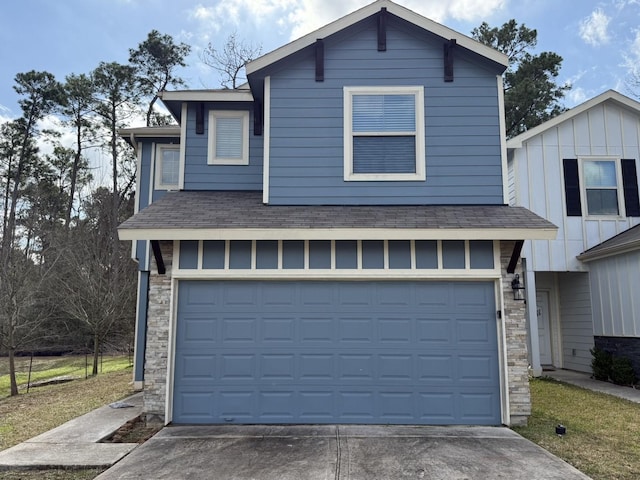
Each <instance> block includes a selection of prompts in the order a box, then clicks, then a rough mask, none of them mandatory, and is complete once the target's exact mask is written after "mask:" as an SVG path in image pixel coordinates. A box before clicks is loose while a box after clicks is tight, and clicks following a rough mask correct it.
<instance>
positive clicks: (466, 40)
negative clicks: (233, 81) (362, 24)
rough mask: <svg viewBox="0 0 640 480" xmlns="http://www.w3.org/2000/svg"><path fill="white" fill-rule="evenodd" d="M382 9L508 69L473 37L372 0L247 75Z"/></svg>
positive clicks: (258, 62) (264, 59)
mask: <svg viewBox="0 0 640 480" xmlns="http://www.w3.org/2000/svg"><path fill="white" fill-rule="evenodd" d="M383 8H385V9H386V10H387V11H388V12H389V13H391V14H393V15H395V16H397V17H400V18H402V19H403V20H406V21H407V22H410V23H413V24H414V25H417V26H418V27H420V28H422V29H424V30H427V31H429V32H431V33H433V34H435V35H438V36H440V37H442V38H443V39H446V40H456V42H457V44H458V46H460V47H463V48H466V49H468V50H470V51H472V52H474V53H476V54H478V55H480V56H483V57H485V58H487V59H489V60H491V61H493V62H495V63H497V64H499V65H502V66H503V67H505V68H506V67H507V66H509V60H508V57H507V56H506V55H504V54H503V53H501V52H499V51H497V50H495V49H493V48H491V47H488V46H486V45H484V44H482V43H480V42H478V41H476V40H474V39H473V38H471V37H469V36H467V35H464V34H462V33H459V32H456V31H455V30H453V29H451V28H448V27H445V26H444V25H442V24H440V23H437V22H435V21H433V20H431V19H429V18H427V17H424V16H422V15H420V14H418V13H416V12H414V11H413V10H409V9H408V8H406V7H403V6H401V5H398V4H397V3H394V2H392V1H391V0H375V1H374V2H373V3H370V4H368V5H365V6H364V7H362V8H360V9H358V10H356V11H354V12H351V13H349V14H347V15H345V16H344V17H341V18H339V19H337V20H334V21H333V22H331V23H329V24H327V25H325V26H323V27H320V28H319V29H317V30H315V31H313V32H311V33H308V34H307V35H304V36H303V37H300V38H298V39H297V40H294V41H292V42H290V43H288V44H286V45H284V46H282V47H280V48H277V49H275V50H273V51H271V52H269V53H266V54H264V55H262V56H261V57H259V58H257V59H255V60H253V61H251V62H249V63H248V64H247V65H246V71H247V75H251V74H252V73H255V72H257V71H258V70H261V69H263V68H265V67H267V66H269V65H271V64H273V63H275V62H277V61H279V60H282V59H283V58H285V57H288V56H289V55H291V54H293V53H295V52H297V51H299V50H302V49H303V48H305V47H308V46H309V45H312V44H314V43H315V42H316V40H318V39H323V38H326V37H328V36H330V35H333V34H334V33H337V32H339V31H341V30H344V29H345V28H348V27H350V26H351V25H354V24H356V23H357V22H359V21H361V20H364V19H365V18H368V17H370V16H372V15H375V14H376V13H378V12H379V11H380V10H382V9H383Z"/></svg>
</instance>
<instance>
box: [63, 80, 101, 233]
mask: <svg viewBox="0 0 640 480" xmlns="http://www.w3.org/2000/svg"><path fill="white" fill-rule="evenodd" d="M95 92H96V87H95V84H94V82H93V79H92V78H91V77H90V76H88V75H85V74H81V75H75V74H71V75H68V76H67V77H66V78H65V83H64V85H63V93H64V95H65V104H64V106H63V108H62V110H61V114H62V116H63V118H64V122H63V123H64V124H65V125H67V126H69V127H71V128H72V129H73V132H74V139H75V151H74V152H73V162H72V163H71V168H70V171H69V196H68V200H67V205H66V210H65V216H64V223H65V226H66V227H67V229H68V228H69V224H70V222H71V214H72V212H73V205H74V201H75V197H76V190H77V186H78V185H77V184H78V178H79V177H80V178H82V177H83V170H86V168H87V162H86V160H84V158H83V153H84V150H85V148H87V147H88V146H91V145H92V144H95V142H96V141H97V140H96V126H95V122H94V119H93V115H94V110H95V98H94V96H95ZM84 177H86V175H84Z"/></svg>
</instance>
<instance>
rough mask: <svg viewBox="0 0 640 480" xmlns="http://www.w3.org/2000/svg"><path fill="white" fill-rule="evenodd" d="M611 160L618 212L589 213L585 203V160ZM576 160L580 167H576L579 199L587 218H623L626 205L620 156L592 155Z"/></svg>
mask: <svg viewBox="0 0 640 480" xmlns="http://www.w3.org/2000/svg"><path fill="white" fill-rule="evenodd" d="M599 161H602V162H613V164H614V166H615V169H616V192H617V195H618V213H610V214H597V213H589V204H588V203H587V189H589V190H590V189H591V188H588V187H587V182H586V179H585V174H584V164H585V162H599ZM578 162H579V164H580V168H579V169H578V175H579V181H580V201H581V202H582V213H583V215H584V216H585V217H588V218H624V212H626V206H625V204H624V189H623V186H622V164H621V160H620V157H611V156H607V155H594V156H590V157H579V158H578ZM594 189H600V190H613V187H599V188H596V187H594Z"/></svg>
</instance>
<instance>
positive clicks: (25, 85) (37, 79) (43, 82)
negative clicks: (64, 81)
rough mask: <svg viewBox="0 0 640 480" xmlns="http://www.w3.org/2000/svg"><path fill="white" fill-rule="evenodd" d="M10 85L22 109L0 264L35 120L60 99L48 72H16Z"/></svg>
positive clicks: (8, 244)
mask: <svg viewBox="0 0 640 480" xmlns="http://www.w3.org/2000/svg"><path fill="white" fill-rule="evenodd" d="M15 82H16V85H15V86H14V87H13V88H14V90H15V91H16V93H17V94H18V95H21V96H22V98H21V99H20V100H19V101H18V104H19V105H20V108H21V109H22V117H21V118H19V119H17V120H16V121H15V122H14V127H15V129H16V131H17V132H18V135H19V144H18V148H17V151H16V153H15V161H14V165H12V166H13V168H12V170H11V173H12V178H11V179H10V180H11V187H10V189H11V193H10V195H9V196H8V198H7V202H8V207H7V208H6V210H7V216H6V219H5V222H3V224H4V225H6V227H5V228H4V231H3V237H2V261H3V263H2V266H3V267H5V263H4V262H5V261H6V260H7V259H8V257H9V255H10V254H11V252H12V250H13V242H14V237H15V230H16V212H17V207H18V201H19V196H20V187H21V185H22V184H23V183H24V175H25V172H26V169H27V168H28V162H29V160H30V159H32V158H33V156H34V153H35V142H34V139H35V138H36V137H37V135H38V133H39V131H38V128H37V122H38V121H39V120H41V119H43V118H44V117H45V116H46V115H48V114H49V113H51V112H53V111H54V109H55V108H57V107H58V106H59V105H60V103H61V102H62V101H63V96H62V88H61V85H60V83H58V81H57V80H56V79H55V77H54V76H53V75H52V74H51V73H49V72H36V71H33V70H32V71H30V72H27V73H19V74H17V75H16V78H15Z"/></svg>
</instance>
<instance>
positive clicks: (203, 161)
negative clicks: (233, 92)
mask: <svg viewBox="0 0 640 480" xmlns="http://www.w3.org/2000/svg"><path fill="white" fill-rule="evenodd" d="M197 105H198V104H197V103H191V104H189V107H188V111H187V129H186V130H187V140H186V143H185V146H186V152H185V153H186V155H185V174H184V189H185V190H262V157H263V153H262V144H263V137H262V136H258V135H254V134H253V105H252V104H251V103H241V102H234V103H231V102H229V103H216V102H211V103H205V112H204V133H202V134H198V133H196V108H197ZM210 110H241V111H247V110H249V165H208V164H207V155H208V141H209V135H208V131H209V111H210Z"/></svg>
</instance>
